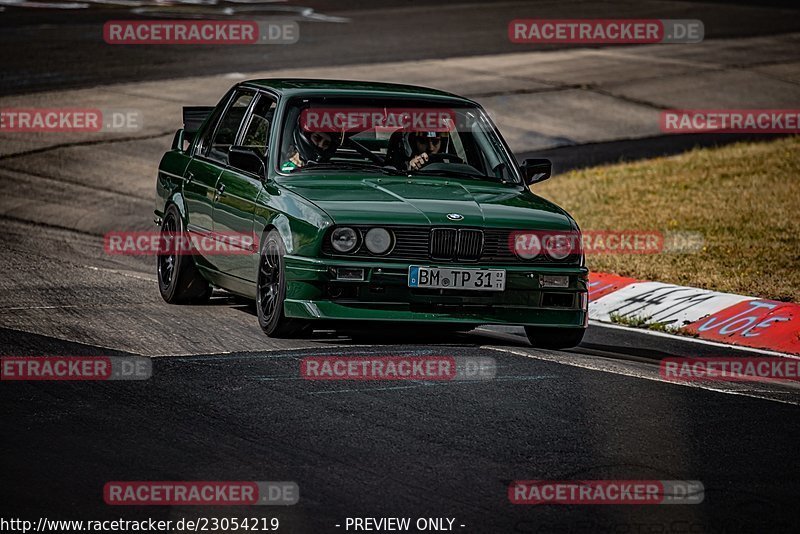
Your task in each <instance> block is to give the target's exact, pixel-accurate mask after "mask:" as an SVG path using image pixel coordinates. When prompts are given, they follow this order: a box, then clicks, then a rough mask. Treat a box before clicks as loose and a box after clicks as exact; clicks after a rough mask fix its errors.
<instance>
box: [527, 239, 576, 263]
mask: <svg viewBox="0 0 800 534" xmlns="http://www.w3.org/2000/svg"><path fill="white" fill-rule="evenodd" d="M514 253H515V254H516V255H517V256H518V257H519V258H520V259H523V260H532V259H534V258H536V257H537V256H539V255H540V254H542V253H544V254H545V255H546V256H547V257H549V258H550V259H553V260H556V261H561V260H564V259H566V258H567V257H568V256H570V255H572V254H580V253H581V238H580V234H578V233H568V234H555V233H549V232H519V233H517V234H516V235H515V236H514Z"/></svg>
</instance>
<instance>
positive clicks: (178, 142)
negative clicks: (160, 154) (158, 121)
mask: <svg viewBox="0 0 800 534" xmlns="http://www.w3.org/2000/svg"><path fill="white" fill-rule="evenodd" d="M185 135H186V133H185V132H184V131H183V128H181V129H180V130H178V131H177V132H175V136H174V137H173V138H172V150H180V151H181V152H183V141H184V139H185Z"/></svg>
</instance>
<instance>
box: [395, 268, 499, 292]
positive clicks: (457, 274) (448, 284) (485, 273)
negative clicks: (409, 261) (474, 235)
mask: <svg viewBox="0 0 800 534" xmlns="http://www.w3.org/2000/svg"><path fill="white" fill-rule="evenodd" d="M408 287H424V288H431V289H468V290H471V291H503V290H504V289H505V288H506V272H505V271H504V270H502V269H440V268H438V267H424V266H421V265H412V266H410V267H409V268H408Z"/></svg>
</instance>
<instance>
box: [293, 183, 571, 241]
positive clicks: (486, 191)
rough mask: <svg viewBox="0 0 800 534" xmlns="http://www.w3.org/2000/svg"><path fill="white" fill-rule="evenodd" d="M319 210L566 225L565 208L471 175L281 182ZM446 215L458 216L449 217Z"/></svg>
mask: <svg viewBox="0 0 800 534" xmlns="http://www.w3.org/2000/svg"><path fill="white" fill-rule="evenodd" d="M281 185H282V186H284V187H286V188H287V189H289V190H290V191H292V192H294V193H296V194H298V195H301V196H302V197H304V198H306V199H307V200H309V201H311V202H313V203H314V204H316V205H317V206H319V207H320V208H321V209H323V210H324V211H325V212H326V213H327V214H328V215H329V216H330V217H331V218H332V219H333V220H334V222H335V223H336V224H419V225H458V226H480V227H487V228H513V229H544V230H569V229H571V228H572V224H573V223H572V219H571V218H570V217H569V216H568V215H567V214H566V212H565V211H564V210H562V209H561V208H559V207H558V206H556V205H555V204H552V203H551V202H548V201H546V200H544V199H543V198H540V197H538V196H536V195H534V194H532V193H530V192H529V191H526V190H523V189H521V188H517V187H513V186H509V185H504V184H500V183H493V182H488V181H485V180H482V181H479V180H474V179H469V178H465V179H452V178H441V177H425V176H414V177H413V178H408V177H404V176H403V177H394V176H376V177H370V178H364V177H358V178H356V177H347V176H344V177H343V176H341V175H334V174H331V175H324V176H320V175H315V176H314V177H313V178H312V177H308V178H306V177H296V178H294V177H293V178H291V179H287V180H286V181H284V182H282V183H281ZM448 214H458V215H461V216H462V217H463V219H460V220H457V221H453V220H451V219H448V217H447V216H448Z"/></svg>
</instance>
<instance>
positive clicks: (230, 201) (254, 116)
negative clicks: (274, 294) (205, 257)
mask: <svg viewBox="0 0 800 534" xmlns="http://www.w3.org/2000/svg"><path fill="white" fill-rule="evenodd" d="M275 106H276V100H275V99H274V98H273V97H271V96H270V95H267V94H263V93H261V94H259V96H258V97H257V99H256V101H255V103H254V104H253V106H252V107H251V109H250V112H249V113H248V116H247V117H246V119H245V121H244V123H243V127H242V129H241V131H240V135H239V137H238V138H237V141H236V143H237V144H238V145H240V146H245V147H248V148H254V149H256V150H257V151H258V152H259V154H261V155H262V156H264V157H266V155H267V150H268V145H269V139H270V133H271V131H272V126H273V124H272V123H273V117H274V114H275ZM262 190H263V176H259V175H255V174H251V173H249V172H246V171H244V170H242V169H237V168H235V167H233V166H231V165H230V164H229V165H228V166H227V168H226V169H224V170H223V171H222V174H221V175H220V178H219V181H218V183H217V196H216V201H215V203H214V213H213V220H214V233H215V234H216V235H217V236H231V235H236V236H239V235H244V234H246V235H248V236H252V235H253V212H254V210H255V206H256V199H257V198H258V195H259V193H260V192H262ZM257 244H258V243H257V239H256V240H254V245H255V246H254V248H253V249H252V250H250V252H251V254H247V251H245V250H241V251H235V252H236V253H234V254H230V255H225V256H224V257H220V258H218V264H219V266H220V267H219V268H220V270H221V271H223V272H225V274H228V275H230V276H235V277H237V278H240V279H244V280H247V281H250V282H253V283H255V281H256V273H257V268H258V254H257V252H258V248H257Z"/></svg>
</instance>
